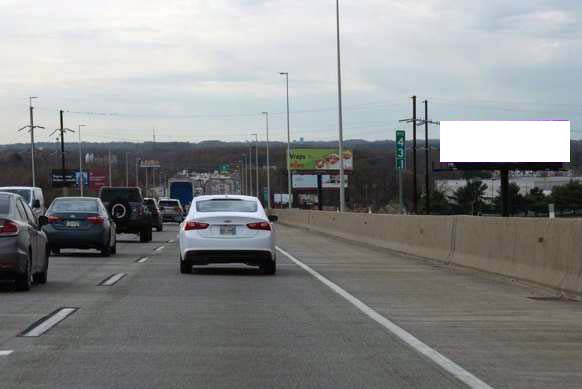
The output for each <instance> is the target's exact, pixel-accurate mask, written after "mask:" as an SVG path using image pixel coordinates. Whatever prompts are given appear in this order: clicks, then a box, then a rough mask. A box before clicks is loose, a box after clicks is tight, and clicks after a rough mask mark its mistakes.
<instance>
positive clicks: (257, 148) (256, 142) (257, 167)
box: [251, 133, 261, 199]
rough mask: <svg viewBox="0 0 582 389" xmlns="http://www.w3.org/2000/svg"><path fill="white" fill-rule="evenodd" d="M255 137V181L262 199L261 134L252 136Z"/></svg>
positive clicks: (257, 191)
mask: <svg viewBox="0 0 582 389" xmlns="http://www.w3.org/2000/svg"><path fill="white" fill-rule="evenodd" d="M251 135H254V136H255V176H256V177H255V179H256V180H255V181H256V193H257V197H258V198H259V199H260V198H261V195H260V193H259V134H256V133H255V134H251Z"/></svg>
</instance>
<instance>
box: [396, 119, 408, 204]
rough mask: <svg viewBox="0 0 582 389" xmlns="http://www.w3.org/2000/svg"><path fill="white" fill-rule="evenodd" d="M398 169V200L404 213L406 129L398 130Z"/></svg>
mask: <svg viewBox="0 0 582 389" xmlns="http://www.w3.org/2000/svg"><path fill="white" fill-rule="evenodd" d="M395 155H396V169H398V200H399V203H400V213H404V194H403V192H402V190H403V188H402V186H403V185H402V172H403V171H404V169H406V131H404V130H396V153H395Z"/></svg>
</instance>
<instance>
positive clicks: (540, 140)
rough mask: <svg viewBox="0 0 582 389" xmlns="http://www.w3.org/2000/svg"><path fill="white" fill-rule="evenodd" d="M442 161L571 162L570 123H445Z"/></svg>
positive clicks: (441, 132)
mask: <svg viewBox="0 0 582 389" xmlns="http://www.w3.org/2000/svg"><path fill="white" fill-rule="evenodd" d="M440 160H441V162H528V163H534V162H570V122H569V121H566V120H540V121H442V122H441V123H440Z"/></svg>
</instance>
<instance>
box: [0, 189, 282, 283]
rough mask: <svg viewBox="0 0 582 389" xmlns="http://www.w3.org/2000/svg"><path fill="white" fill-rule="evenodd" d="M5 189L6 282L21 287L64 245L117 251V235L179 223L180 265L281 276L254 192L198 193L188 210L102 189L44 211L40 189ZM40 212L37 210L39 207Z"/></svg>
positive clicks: (0, 259) (0, 200) (143, 236)
mask: <svg viewBox="0 0 582 389" xmlns="http://www.w3.org/2000/svg"><path fill="white" fill-rule="evenodd" d="M28 189H29V190H27V188H24V187H10V188H0V281H5V280H11V281H14V284H15V287H16V289H17V290H21V291H27V290H29V289H30V287H31V285H32V284H33V283H39V284H43V283H46V282H47V273H48V267H49V256H50V254H51V253H52V254H54V255H58V254H60V253H61V250H62V249H96V250H98V251H99V252H100V253H101V255H103V256H109V255H111V254H115V253H116V252H117V234H119V233H132V234H137V235H138V236H139V238H140V242H149V241H151V240H152V228H156V229H157V230H158V231H162V230H163V222H164V221H166V220H167V221H174V222H179V223H181V224H180V228H179V232H178V244H179V260H178V262H179V269H180V272H181V273H183V274H191V273H192V272H193V267H194V266H205V265H209V264H217V263H218V264H225V263H239V264H241V263H242V264H246V265H249V266H255V267H258V268H259V269H260V270H261V271H262V272H263V273H264V274H269V275H272V274H275V272H276V270H277V259H276V249H275V232H274V230H273V225H272V222H273V221H275V220H276V219H277V218H276V216H267V214H266V212H265V210H264V208H263V206H262V204H261V202H260V201H259V200H258V199H257V198H256V197H251V196H239V195H213V196H198V197H195V198H194V199H193V200H192V204H191V205H190V208H189V211H188V214H187V215H186V216H185V215H184V213H183V210H182V207H181V205H180V202H179V201H178V200H173V199H162V200H160V201H159V202H158V201H157V200H156V199H153V198H146V199H144V198H143V196H142V194H141V190H140V189H139V188H125V187H103V188H101V191H100V193H99V197H57V198H56V199H54V200H53V202H52V204H51V205H50V206H49V208H48V209H47V210H46V212H45V213H44V214H40V211H42V210H43V207H44V204H43V203H44V200H43V197H42V191H40V194H39V191H37V190H36V189H38V188H28ZM35 210H36V212H35Z"/></svg>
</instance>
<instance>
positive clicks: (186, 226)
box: [184, 220, 209, 231]
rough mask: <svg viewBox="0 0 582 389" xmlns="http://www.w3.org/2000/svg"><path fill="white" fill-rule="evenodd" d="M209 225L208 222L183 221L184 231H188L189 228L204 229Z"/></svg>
mask: <svg viewBox="0 0 582 389" xmlns="http://www.w3.org/2000/svg"><path fill="white" fill-rule="evenodd" d="M208 226H209V224H208V223H200V222H195V221H193V220H190V221H187V222H186V223H184V231H190V230H205V229H207V228H208Z"/></svg>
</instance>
